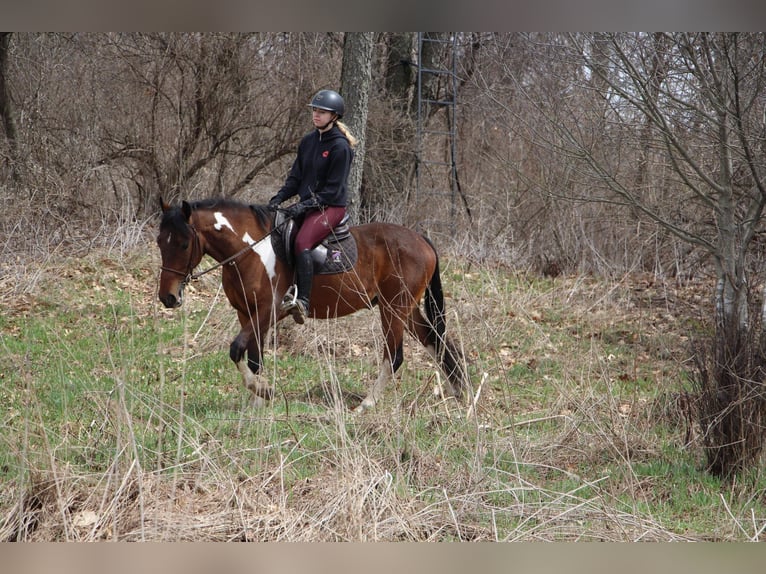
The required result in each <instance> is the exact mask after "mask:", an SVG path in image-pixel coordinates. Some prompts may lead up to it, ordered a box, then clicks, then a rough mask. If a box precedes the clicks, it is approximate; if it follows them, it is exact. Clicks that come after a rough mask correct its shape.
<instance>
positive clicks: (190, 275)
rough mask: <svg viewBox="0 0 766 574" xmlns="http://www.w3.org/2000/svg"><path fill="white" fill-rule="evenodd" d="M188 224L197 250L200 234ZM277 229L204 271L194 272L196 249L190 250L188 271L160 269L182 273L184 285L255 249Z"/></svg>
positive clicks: (274, 228)
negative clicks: (193, 261)
mask: <svg viewBox="0 0 766 574" xmlns="http://www.w3.org/2000/svg"><path fill="white" fill-rule="evenodd" d="M188 225H189V227H190V228H191V230H192V234H193V235H194V246H195V248H196V249H197V250H199V249H200V241H199V235H198V233H197V229H196V228H195V227H194V226H193V225H192V224H191V223H189V224H188ZM276 230H277V226H274V227H272V229H271V231H269V232H268V233H267V234H266V235H264V236H263V237H261V238H260V239H259V240H258V241H253V242H252V243H249V244H247V245H245V246H244V247H243V248H242V249H240V250H239V251H237V252H236V253H235V254H234V255H232V256H230V257H227V258H226V259H224V260H223V261H219V262H218V263H216V264H215V265H211V266H210V267H208V268H207V269H204V270H202V271H198V272H197V273H192V270H193V268H192V264H191V262H192V259H193V258H194V249H192V250H191V251H190V252H189V263H188V264H187V266H186V272H183V271H178V270H177V269H171V268H170V267H160V269H162V270H163V271H168V272H170V273H175V274H176V275H181V276H182V277H183V278H184V280H183V283H184V285H186V284H187V283H189V282H190V281H195V280H197V279H199V278H200V277H202V276H203V275H207V274H208V273H210V272H211V271H215V270H216V269H218V268H219V267H223V266H224V265H226V264H228V263H233V262H234V260H235V259H236V258H237V257H239V256H240V255H243V254H244V253H247V252H248V251H250V250H251V249H253V247H255V246H256V245H258V244H259V243H261V242H262V241H265V240H266V239H268V238H269V237H271V235H272V234H273V233H274V232H275V231H276Z"/></svg>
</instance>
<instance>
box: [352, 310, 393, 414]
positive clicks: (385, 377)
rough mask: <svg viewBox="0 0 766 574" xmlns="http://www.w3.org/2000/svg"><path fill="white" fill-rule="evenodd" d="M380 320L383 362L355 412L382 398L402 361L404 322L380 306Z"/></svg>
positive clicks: (370, 405) (369, 406) (372, 404)
mask: <svg viewBox="0 0 766 574" xmlns="http://www.w3.org/2000/svg"><path fill="white" fill-rule="evenodd" d="M380 318H381V322H382V324H383V332H384V334H385V336H386V347H385V349H384V350H383V361H382V362H381V365H380V372H379V373H378V377H377V379H375V382H374V383H372V385H370V388H369V389H368V391H367V396H366V397H364V400H362V404H360V405H359V406H358V407H357V411H364V410H367V409H371V408H372V407H374V406H375V403H377V402H378V400H380V398H381V397H382V396H383V391H384V390H385V388H386V384H387V383H388V381H389V380H391V379H392V378H393V376H394V373H396V371H397V370H399V367H401V365H402V362H403V361H404V351H403V347H402V340H403V339H404V322H403V321H402V320H401V319H400V318H398V317H396V316H395V315H394V314H393V313H391V311H390V310H387V309H385V308H384V306H381V308H380Z"/></svg>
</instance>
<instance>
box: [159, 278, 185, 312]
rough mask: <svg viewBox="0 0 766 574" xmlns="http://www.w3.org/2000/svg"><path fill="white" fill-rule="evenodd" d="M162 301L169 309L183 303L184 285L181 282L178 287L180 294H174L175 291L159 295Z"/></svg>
mask: <svg viewBox="0 0 766 574" xmlns="http://www.w3.org/2000/svg"><path fill="white" fill-rule="evenodd" d="M159 298H160V301H162V304H163V305H165V307H167V308H168V309H175V308H176V307H180V306H181V304H182V303H183V301H184V285H183V284H181V285H180V286H179V287H178V294H177V295H174V294H173V293H170V292H168V293H165V294H161V295H159Z"/></svg>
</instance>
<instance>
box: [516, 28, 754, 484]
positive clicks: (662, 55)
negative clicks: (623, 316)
mask: <svg viewBox="0 0 766 574" xmlns="http://www.w3.org/2000/svg"><path fill="white" fill-rule="evenodd" d="M764 42H765V39H764V36H763V35H762V34H685V33H684V34H654V35H649V34H604V35H598V36H590V35H571V36H569V37H568V38H567V41H566V44H565V46H564V48H565V49H564V50H563V51H562V54H563V55H564V59H565V61H568V62H570V64H571V65H572V70H573V71H576V72H577V73H578V74H580V75H581V77H582V81H579V82H573V83H572V85H571V86H569V87H565V88H564V89H565V91H566V93H567V97H566V98H561V97H559V98H555V99H554V100H552V101H551V102H550V103H551V105H546V103H544V102H543V103H540V102H539V101H538V102H535V107H536V109H537V111H538V112H539V113H537V114H535V116H534V118H526V119H525V120H523V121H528V122H535V121H544V122H545V126H546V135H545V136H544V138H539V139H537V141H536V144H537V145H544V146H546V147H549V148H552V149H556V150H557V151H558V152H559V153H561V154H562V155H563V156H564V157H567V158H569V159H570V161H571V169H572V173H573V174H574V176H575V177H576V178H577V185H576V186H575V188H574V189H572V190H571V192H570V197H572V198H573V199H579V200H580V201H587V202H592V201H594V200H598V201H603V202H607V203H610V204H613V205H619V206H624V207H626V208H628V209H629V210H631V212H632V213H633V214H634V216H635V218H636V219H637V220H639V221H640V220H641V219H644V220H648V221H651V222H653V223H654V224H656V225H657V226H658V227H660V228H662V229H664V230H665V231H667V232H669V233H672V234H674V235H675V236H677V237H678V238H679V239H680V240H682V241H684V242H686V243H687V244H691V245H694V246H696V248H698V249H701V250H702V251H704V252H706V253H707V254H708V255H709V256H710V257H711V258H712V260H713V261H714V263H715V272H716V277H717V281H716V287H715V292H714V294H713V297H712V298H713V299H714V301H715V318H716V321H715V323H716V351H715V356H716V361H717V364H718V366H719V373H718V376H717V377H714V378H715V379H716V382H717V383H718V386H717V387H716V389H715V390H714V394H715V395H716V396H717V397H718V399H716V400H720V402H719V403H718V404H717V405H716V406H715V408H714V411H715V412H714V413H713V414H711V415H710V417H709V419H708V421H709V422H710V421H713V420H714V419H715V423H713V422H710V424H719V423H721V421H722V420H723V421H724V422H723V423H721V424H728V425H729V427H730V429H731V430H732V431H733V432H736V433H740V434H739V435H738V436H731V435H727V436H726V437H725V439H722V438H721V437H722V436H723V435H722V434H721V433H719V434H717V435H716V441H718V440H719V439H721V440H722V441H724V442H732V441H733V444H734V445H737V446H736V448H737V449H739V450H737V451H736V452H735V453H733V454H730V455H729V454H726V455H723V454H721V452H722V451H721V450H720V449H718V448H716V450H714V451H712V450H711V452H713V459H714V460H711V468H712V469H713V470H714V472H717V473H724V472H728V471H729V470H730V469H734V470H736V469H738V468H741V466H742V465H743V464H746V463H747V462H748V461H752V460H753V457H754V456H755V455H757V454H758V452H759V451H760V439H759V440H757V441H756V443H757V444H755V445H754V444H753V443H752V442H751V441H750V438H749V437H748V436H746V435H747V433H749V432H750V431H752V433H754V434H755V435H758V436H760V435H762V433H763V431H762V430H761V425H760V421H761V420H762V419H763V418H764V416H765V415H764V413H766V409H765V408H764V399H763V393H762V392H761V391H757V392H756V391H754V390H753V389H752V388H749V387H748V389H749V390H743V389H741V388H739V387H736V388H735V387H733V386H732V385H734V383H735V382H736V381H746V380H747V381H749V380H750V379H749V378H748V377H749V375H752V374H753V373H760V374H759V375H758V377H759V382H758V384H760V380H762V378H763V372H762V371H761V370H759V369H761V367H760V366H759V365H764V364H766V360H765V359H764V357H763V352H764V349H762V347H761V346H760V345H761V343H760V342H759V338H758V337H754V336H753V334H752V329H753V328H754V327H755V326H756V323H757V321H754V318H753V317H752V314H751V312H750V310H749V301H750V299H751V298H752V296H753V295H754V293H753V287H754V286H756V285H757V284H758V283H759V282H758V281H757V280H756V278H757V276H755V275H753V268H752V267H751V266H750V265H749V264H748V261H750V260H751V258H750V257H749V255H750V253H751V252H752V248H753V245H754V240H755V239H756V238H757V237H759V236H760V234H761V233H762V229H763V227H762V223H761V221H762V217H763V211H764V206H765V205H766V187H765V185H766V180H765V178H766V159H764V158H765V157H766V156H764V154H763V146H764V144H763V141H764V139H763V138H764V122H763V117H764V110H766V99H764V97H763V93H764V83H765V82H766V58H764V55H765V54H766V44H765V43H764ZM578 61H579V62H581V64H580V65H579V66H578V65H577V62H578ZM570 77H574V76H570ZM589 100H590V101H592V102H594V104H592V105H588V101H589ZM595 102H601V103H595ZM537 133H538V134H539V133H540V132H539V130H538V132H537ZM653 173H656V174H661V177H657V176H652V174H653ZM764 301H766V298H764ZM761 315H762V316H766V307H763V311H762V313H761ZM748 345H755V346H754V347H748ZM743 357H747V358H746V359H745V358H743ZM753 365H755V367H754V366H753ZM737 369H740V370H739V371H738V370H737ZM743 397H746V401H747V402H746V403H745V404H748V405H750V406H752V407H753V408H752V409H750V410H749V411H748V413H746V415H745V416H746V420H737V421H735V422H731V421H729V422H726V421H727V418H726V416H725V414H726V413H732V412H733V410H732V405H733V404H740V405H741V404H743V403H741V402H738V401H740V400H741V399H743ZM711 433H714V431H713V430H711ZM743 433H744V434H743ZM724 434H725V433H724ZM721 444H722V443H721V442H718V443H717V444H716V445H715V446H716V447H720V446H721ZM739 445H741V448H740V446H739ZM721 456H723V457H724V458H725V460H724V459H721V458H720V457H721ZM716 457H719V458H718V459H716Z"/></svg>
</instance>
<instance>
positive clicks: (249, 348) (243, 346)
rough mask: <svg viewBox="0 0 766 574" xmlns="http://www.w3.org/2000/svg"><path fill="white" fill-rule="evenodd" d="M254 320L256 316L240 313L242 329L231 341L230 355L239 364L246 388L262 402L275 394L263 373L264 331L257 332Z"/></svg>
mask: <svg viewBox="0 0 766 574" xmlns="http://www.w3.org/2000/svg"><path fill="white" fill-rule="evenodd" d="M254 321H256V319H255V318H250V317H249V316H247V315H245V314H241V313H240V314H239V322H240V325H241V326H242V330H241V331H240V332H239V335H237V337H236V338H235V339H234V340H233V341H232V342H231V346H230V347H229V357H231V360H232V361H234V363H235V364H236V365H237V368H238V369H239V372H240V374H241V375H242V383H243V384H244V385H245V388H246V389H248V390H249V391H250V392H251V393H253V395H255V397H256V398H257V400H258V403H259V404H260V403H262V402H263V399H265V400H271V398H272V397H273V396H274V388H273V387H272V385H270V384H269V383H268V381H267V380H266V378H265V377H264V376H263V375H262V374H261V367H262V365H263V353H262V350H261V338H262V336H263V333H261V332H256V330H255V325H256V324H257V323H254Z"/></svg>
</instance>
